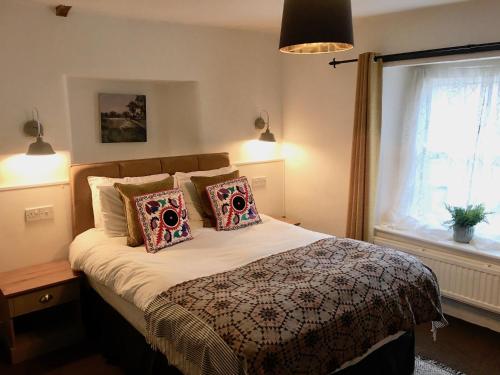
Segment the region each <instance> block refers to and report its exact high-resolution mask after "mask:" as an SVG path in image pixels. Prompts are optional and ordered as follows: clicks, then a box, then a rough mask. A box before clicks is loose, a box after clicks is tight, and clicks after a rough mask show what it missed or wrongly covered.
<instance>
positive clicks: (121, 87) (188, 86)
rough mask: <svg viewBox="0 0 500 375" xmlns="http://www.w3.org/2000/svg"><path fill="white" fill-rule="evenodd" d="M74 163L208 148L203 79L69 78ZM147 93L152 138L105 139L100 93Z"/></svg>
mask: <svg viewBox="0 0 500 375" xmlns="http://www.w3.org/2000/svg"><path fill="white" fill-rule="evenodd" d="M67 92H68V104H69V112H70V124H71V135H72V145H71V154H72V161H73V163H91V162H98V161H111V160H121V159H123V158H126V159H140V158H148V157H155V156H158V155H164V154H165V153H168V154H170V155H182V154H190V153H191V154H192V153H197V152H198V150H201V149H203V147H204V145H203V139H202V131H203V129H202V121H201V120H202V119H201V116H200V106H201V101H202V100H201V97H200V90H199V83H198V82H188V81H186V82H172V81H139V80H133V81H132V80H109V79H91V78H90V79H89V78H73V77H70V78H68V79H67ZM100 93H115V94H116V93H119V94H142V95H146V107H147V139H148V140H147V142H137V143H135V142H131V143H111V144H110V143H101V130H100V118H99V117H100V116H99V99H98V98H99V94H100Z"/></svg>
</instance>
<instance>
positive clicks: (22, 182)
mask: <svg viewBox="0 0 500 375" xmlns="http://www.w3.org/2000/svg"><path fill="white" fill-rule="evenodd" d="M68 166H69V155H68V154H67V153H61V152H58V153H57V154H54V155H44V156H29V155H25V154H17V155H12V156H8V157H6V158H5V159H3V160H1V161H0V187H16V186H26V185H38V184H48V183H57V182H66V181H67V180H68Z"/></svg>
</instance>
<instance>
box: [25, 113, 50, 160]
mask: <svg viewBox="0 0 500 375" xmlns="http://www.w3.org/2000/svg"><path fill="white" fill-rule="evenodd" d="M24 133H25V134H26V135H27V136H29V137H36V142H33V143H32V144H30V146H29V148H28V152H26V155H53V154H55V152H54V149H53V148H52V146H51V145H50V143H47V142H44V141H43V126H42V124H41V123H40V119H39V116H38V109H36V108H34V109H33V120H32V121H28V122H27V123H26V124H24Z"/></svg>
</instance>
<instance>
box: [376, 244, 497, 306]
mask: <svg viewBox="0 0 500 375" xmlns="http://www.w3.org/2000/svg"><path fill="white" fill-rule="evenodd" d="M375 243H376V244H377V245H380V246H387V247H392V248H395V249H399V250H402V251H404V252H406V253H409V254H412V255H415V256H416V257H418V258H419V259H420V260H421V261H422V262H423V263H424V264H425V265H427V266H428V267H429V268H431V269H432V270H433V271H434V273H435V274H436V276H437V278H438V281H439V286H440V288H441V294H442V295H443V296H445V297H448V298H451V299H454V300H456V301H459V302H462V303H466V304H469V305H472V306H475V307H479V308H482V309H485V310H488V311H491V312H494V313H498V314H500V260H499V261H497V262H495V261H494V260H489V259H486V258H484V259H482V257H481V256H478V255H474V254H467V253H462V252H459V251H457V250H441V249H436V248H432V246H427V245H425V244H424V245H422V244H414V243H411V241H409V242H406V241H405V242H402V241H401V240H396V239H394V238H392V239H391V238H386V237H385V236H384V237H382V236H379V235H377V236H376V237H375Z"/></svg>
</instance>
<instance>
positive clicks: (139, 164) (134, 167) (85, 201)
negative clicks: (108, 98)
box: [70, 152, 230, 237]
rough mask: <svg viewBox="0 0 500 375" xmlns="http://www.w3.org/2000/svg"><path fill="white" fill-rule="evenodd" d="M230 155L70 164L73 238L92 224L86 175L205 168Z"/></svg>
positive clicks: (223, 163) (131, 174) (226, 161)
mask: <svg viewBox="0 0 500 375" xmlns="http://www.w3.org/2000/svg"><path fill="white" fill-rule="evenodd" d="M229 165H230V163H229V154H228V153H227V152H221V153H217V154H200V155H185V156H169V157H164V158H153V159H141V160H126V161H112V162H106V163H93V164H73V165H72V166H71V167H70V179H71V203H72V209H73V212H72V218H73V237H74V236H76V235H78V234H80V233H82V232H84V231H86V230H87V229H90V228H93V227H94V214H93V211H92V195H91V192H90V187H89V184H88V182H87V177H88V176H103V177H137V176H149V175H152V174H159V173H170V174H174V173H175V172H193V171H206V170H209V169H217V168H222V167H227V166H229Z"/></svg>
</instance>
